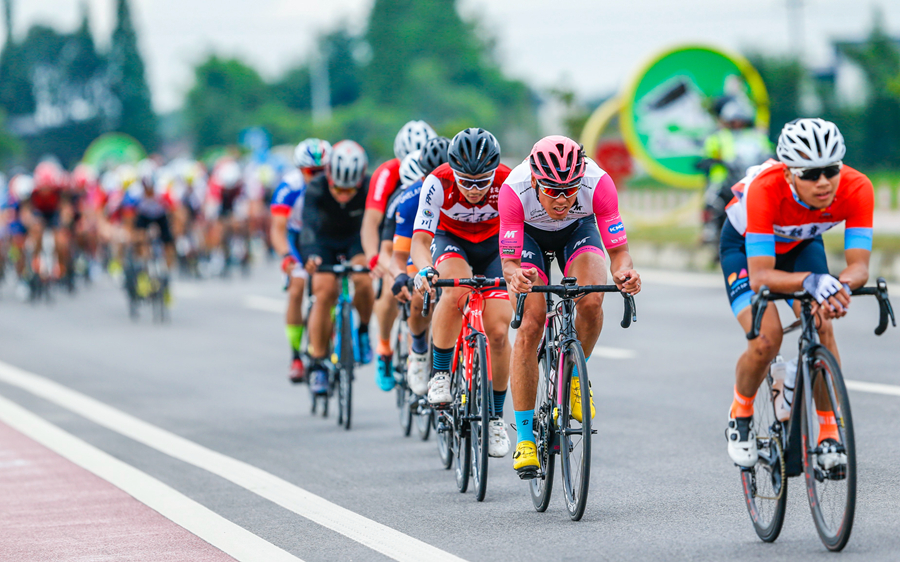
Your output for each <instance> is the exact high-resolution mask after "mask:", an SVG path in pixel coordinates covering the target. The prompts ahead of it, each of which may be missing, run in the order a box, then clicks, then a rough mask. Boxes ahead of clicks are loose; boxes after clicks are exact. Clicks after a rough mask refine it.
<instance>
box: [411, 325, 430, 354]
mask: <svg viewBox="0 0 900 562" xmlns="http://www.w3.org/2000/svg"><path fill="white" fill-rule="evenodd" d="M412 350H413V352H414V353H428V330H425V331H424V332H422V333H421V334H419V335H418V336H417V335H415V334H413V337H412Z"/></svg>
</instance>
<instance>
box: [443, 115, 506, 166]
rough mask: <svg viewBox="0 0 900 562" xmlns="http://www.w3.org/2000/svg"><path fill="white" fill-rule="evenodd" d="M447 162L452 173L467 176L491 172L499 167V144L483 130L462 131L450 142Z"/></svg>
mask: <svg viewBox="0 0 900 562" xmlns="http://www.w3.org/2000/svg"><path fill="white" fill-rule="evenodd" d="M447 160H448V162H449V163H450V167H451V168H453V170H454V171H456V172H457V173H460V174H466V175H467V176H479V175H481V174H486V173H488V172H493V171H494V170H496V169H497V166H499V165H500V143H498V142H497V139H496V138H494V135H492V134H490V133H489V132H487V131H485V130H484V129H476V128H474V127H472V128H470V129H464V130H462V131H460V132H458V133H456V136H455V137H453V140H451V141H450V147H449V148H448V149H447Z"/></svg>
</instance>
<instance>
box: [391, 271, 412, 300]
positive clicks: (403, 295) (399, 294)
mask: <svg viewBox="0 0 900 562" xmlns="http://www.w3.org/2000/svg"><path fill="white" fill-rule="evenodd" d="M408 281H409V275H407V274H405V273H401V274H400V275H398V276H397V277H395V278H394V285H393V286H392V287H391V292H392V293H394V298H396V299H397V300H398V301H400V302H404V303H405V302H409V299H410V294H409V289H408V288H407V286H406V284H407V282H408Z"/></svg>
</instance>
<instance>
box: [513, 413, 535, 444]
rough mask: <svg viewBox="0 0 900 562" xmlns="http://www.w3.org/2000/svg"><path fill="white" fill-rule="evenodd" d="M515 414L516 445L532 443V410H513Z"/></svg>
mask: <svg viewBox="0 0 900 562" xmlns="http://www.w3.org/2000/svg"><path fill="white" fill-rule="evenodd" d="M515 414H516V443H521V442H522V441H531V442H532V443H534V428H533V427H531V424H532V423H533V422H534V410H524V411H521V412H520V411H519V410H515Z"/></svg>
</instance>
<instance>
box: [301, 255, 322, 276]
mask: <svg viewBox="0 0 900 562" xmlns="http://www.w3.org/2000/svg"><path fill="white" fill-rule="evenodd" d="M320 265H322V258H320V257H319V256H309V259H307V260H306V264H305V265H304V266H303V267H305V268H306V272H307V273H309V274H310V275H312V274H313V273H315V272H316V270H317V269H318V268H319V266H320Z"/></svg>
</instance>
